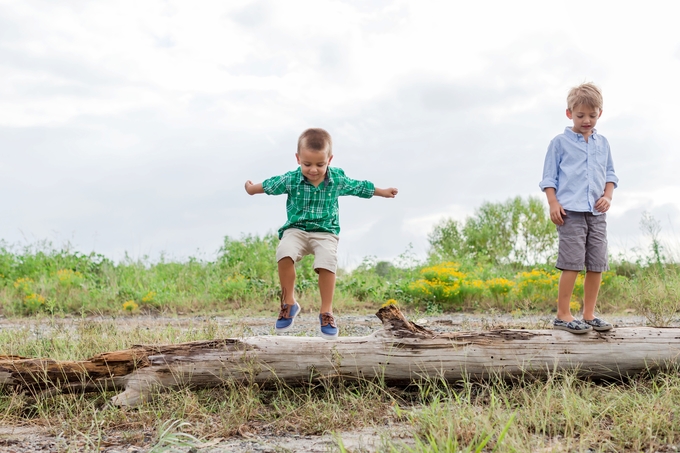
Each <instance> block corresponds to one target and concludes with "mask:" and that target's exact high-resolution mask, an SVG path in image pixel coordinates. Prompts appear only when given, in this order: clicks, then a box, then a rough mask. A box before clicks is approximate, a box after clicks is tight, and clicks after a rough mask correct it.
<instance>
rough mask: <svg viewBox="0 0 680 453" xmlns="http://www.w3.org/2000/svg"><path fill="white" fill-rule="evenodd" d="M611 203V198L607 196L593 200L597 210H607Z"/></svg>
mask: <svg viewBox="0 0 680 453" xmlns="http://www.w3.org/2000/svg"><path fill="white" fill-rule="evenodd" d="M611 205H612V199H611V198H609V197H606V196H605V197H601V198H600V199H599V200H597V201H596V202H595V210H596V211H597V212H607V211H609V208H610V207H611Z"/></svg>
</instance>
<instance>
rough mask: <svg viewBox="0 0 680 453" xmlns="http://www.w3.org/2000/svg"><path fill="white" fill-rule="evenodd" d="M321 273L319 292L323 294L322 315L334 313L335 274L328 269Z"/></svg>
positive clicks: (322, 270) (320, 271) (320, 270)
mask: <svg viewBox="0 0 680 453" xmlns="http://www.w3.org/2000/svg"><path fill="white" fill-rule="evenodd" d="M318 271H319V292H320V293H321V313H333V295H334V294H335V273H333V272H331V271H329V270H327V269H318Z"/></svg>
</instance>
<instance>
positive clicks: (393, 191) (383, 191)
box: [373, 187, 399, 198]
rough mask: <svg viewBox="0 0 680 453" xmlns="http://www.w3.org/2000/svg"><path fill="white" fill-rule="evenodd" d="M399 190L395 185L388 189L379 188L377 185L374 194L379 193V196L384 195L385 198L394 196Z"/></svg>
mask: <svg viewBox="0 0 680 453" xmlns="http://www.w3.org/2000/svg"><path fill="white" fill-rule="evenodd" d="M398 192H399V190H397V189H396V188H394V187H390V188H388V189H378V188H377V187H376V188H375V191H374V192H373V195H377V196H379V197H384V198H394V197H395V196H396V195H397V193H398Z"/></svg>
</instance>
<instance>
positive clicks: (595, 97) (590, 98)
mask: <svg viewBox="0 0 680 453" xmlns="http://www.w3.org/2000/svg"><path fill="white" fill-rule="evenodd" d="M602 104H603V100H602V91H600V89H599V88H598V87H597V86H596V85H595V84H594V83H591V82H588V83H582V84H581V85H579V86H577V87H574V88H572V89H571V90H569V95H567V108H568V109H569V111H573V110H574V109H575V108H576V106H578V105H585V106H588V107H591V108H594V109H598V110H600V111H601V110H602Z"/></svg>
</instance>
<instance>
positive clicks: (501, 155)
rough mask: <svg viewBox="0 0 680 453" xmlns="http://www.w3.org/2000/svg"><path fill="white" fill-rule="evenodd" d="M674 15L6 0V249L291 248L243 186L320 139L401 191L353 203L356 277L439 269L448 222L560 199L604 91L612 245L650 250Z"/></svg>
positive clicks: (538, 8) (614, 10) (670, 134)
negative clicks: (406, 265)
mask: <svg viewBox="0 0 680 453" xmlns="http://www.w3.org/2000/svg"><path fill="white" fill-rule="evenodd" d="M666 5H667V4H666V3H664V2H656V1H652V2H648V3H646V4H645V8H626V7H624V6H622V5H621V4H620V3H619V2H597V3H593V4H589V6H588V11H587V12H584V11H582V10H578V9H576V8H572V9H569V8H564V7H562V6H560V5H558V4H553V3H550V2H543V1H540V2H539V1H521V2H519V3H517V2H514V3H509V2H500V1H497V2H467V3H460V2H450V3H446V2H439V1H418V2H415V1H406V0H395V1H389V0H375V1H370V2H369V1H358V0H353V1H331V0H316V1H312V0H308V1H291V2H285V3H282V2H275V1H271V0H270V1H265V0H259V1H245V0H243V1H235V2H227V3H225V2H218V1H202V2H198V3H196V2H194V3H190V2H166V1H160V0H159V1H151V2H144V3H139V2H132V1H120V2H108V3H101V2H99V3H97V2H94V3H93V2H58V3H54V2H45V1H38V0H30V1H8V0H2V1H0V103H1V104H2V106H3V108H2V109H0V193H2V194H3V198H2V200H3V203H1V204H0V206H1V207H0V215H1V216H2V219H3V222H2V223H1V224H0V238H3V239H6V240H8V241H10V242H13V241H22V240H24V237H28V238H53V239H55V240H57V241H58V240H61V239H63V238H66V239H69V240H72V241H74V242H76V245H78V246H80V247H82V248H83V249H86V250H89V249H91V248H95V249H96V250H97V251H99V252H102V253H105V254H111V255H114V258H120V257H121V256H122V254H123V253H124V251H126V250H127V251H129V252H131V253H133V254H134V253H138V254H150V255H152V256H153V255H154V254H157V253H159V252H161V251H163V250H165V251H167V252H169V253H170V254H171V255H176V256H186V255H189V254H194V253H195V252H196V250H197V249H201V250H204V251H208V252H212V251H215V250H216V249H217V248H218V247H219V245H220V244H221V242H222V237H223V236H224V235H230V236H236V237H237V236H238V235H240V234H241V233H257V234H264V233H266V232H271V231H276V229H277V228H278V227H279V226H280V225H281V224H282V223H283V221H284V216H285V209H284V203H285V201H284V200H283V198H280V197H264V196H259V197H249V196H247V195H246V194H245V192H244V191H243V188H242V186H243V182H244V181H245V180H246V179H252V180H259V181H261V180H263V179H264V178H266V177H268V176H271V175H273V174H279V173H283V172H285V171H287V170H289V169H292V168H294V165H295V161H294V157H293V153H294V151H295V143H296V139H297V136H298V135H299V133H300V132H301V131H302V130H303V129H305V128H306V127H310V126H321V127H325V128H327V129H328V130H329V131H330V132H331V133H332V134H333V136H334V141H335V149H336V157H335V160H334V164H336V165H338V166H341V167H343V168H345V170H346V171H347V173H348V175H350V176H352V177H355V178H359V179H371V180H373V181H374V182H375V183H376V184H377V185H378V186H397V187H398V188H399V189H400V193H399V195H398V197H397V198H396V199H395V200H380V199H379V200H368V201H366V200H353V199H347V200H343V203H342V208H341V223H342V227H343V233H344V234H341V237H342V241H341V248H342V250H341V253H342V256H343V260H345V262H347V263H348V264H352V263H357V261H360V260H361V258H362V257H363V256H366V255H376V256H378V257H379V258H380V257H384V258H391V257H394V256H396V255H398V254H400V253H402V252H403V251H404V250H405V249H406V247H407V246H408V244H409V243H412V244H413V245H414V249H415V250H416V251H417V252H418V253H421V254H422V253H424V252H425V250H426V248H427V241H426V237H427V233H428V232H429V231H430V229H431V226H432V225H433V224H434V223H436V221H438V220H439V219H440V218H442V217H445V216H453V217H456V218H460V219H462V218H464V217H465V215H469V214H470V213H472V212H473V211H474V209H475V208H476V207H478V206H479V205H480V204H481V203H482V202H483V201H504V200H506V199H508V198H510V197H514V196H516V195H522V196H529V195H535V196H542V195H541V194H540V192H539V190H538V187H537V184H538V181H539V180H540V172H541V169H542V162H543V157H544V153H545V149H546V147H547V144H548V142H549V140H550V139H551V138H552V137H553V136H555V135H556V134H558V133H560V132H561V130H563V128H564V127H565V126H566V125H567V124H568V121H567V119H566V118H565V115H564V108H565V106H564V98H565V97H566V92H567V90H568V88H569V87H571V86H573V85H575V84H577V83H580V82H582V81H584V80H594V81H595V82H597V83H598V84H599V85H601V86H602V87H603V89H604V94H605V114H604V115H603V117H602V119H601V121H600V123H599V124H598V128H599V129H600V131H601V132H602V133H603V134H604V135H606V136H607V137H608V139H609V141H610V143H611V144H612V147H613V153H614V158H615V163H616V168H617V172H618V174H619V177H620V179H621V185H620V188H619V189H618V190H617V191H616V194H615V203H614V206H613V208H612V213H611V222H610V231H611V232H612V235H613V236H616V235H618V237H620V238H633V237H637V236H639V228H638V226H637V222H639V218H638V219H636V216H639V215H640V213H641V212H642V211H644V210H648V211H650V212H653V213H656V214H655V215H657V214H658V215H660V216H662V215H663V216H665V217H664V219H665V218H666V217H667V218H668V219H670V220H669V221H670V222H674V221H675V219H676V218H677V215H676V211H677V210H678V209H680V202H678V201H677V200H678V196H677V195H678V192H679V191H680V185H679V184H678V183H677V182H676V180H677V178H676V177H675V174H674V169H675V168H677V164H678V162H677V159H678V157H677V153H676V152H675V148H676V147H677V143H679V142H680V140H679V139H680V136H679V135H680V132H678V129H677V122H678V114H677V113H676V111H675V105H677V104H678V103H679V101H680V88H679V87H678V84H677V82H676V81H677V80H678V78H680V58H678V49H679V48H680V40H679V38H678V37H677V34H676V29H677V26H676V24H675V18H674V16H673V15H672V14H670V13H669V12H668V11H667V6H666ZM636 235H637V236H636ZM59 238H61V239H59ZM615 239H616V238H615V237H613V240H615ZM625 240H626V241H628V240H629V239H625ZM631 241H632V239H631Z"/></svg>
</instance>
